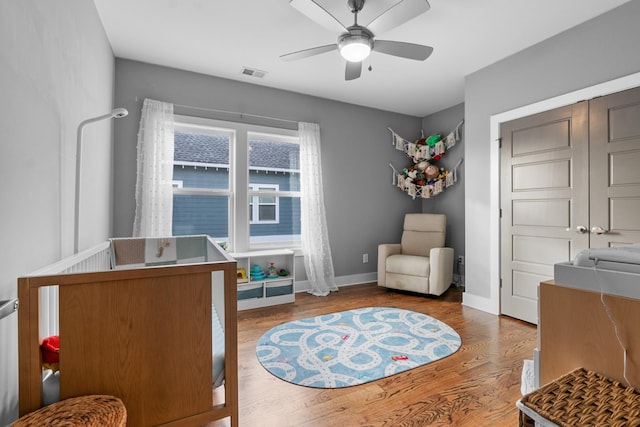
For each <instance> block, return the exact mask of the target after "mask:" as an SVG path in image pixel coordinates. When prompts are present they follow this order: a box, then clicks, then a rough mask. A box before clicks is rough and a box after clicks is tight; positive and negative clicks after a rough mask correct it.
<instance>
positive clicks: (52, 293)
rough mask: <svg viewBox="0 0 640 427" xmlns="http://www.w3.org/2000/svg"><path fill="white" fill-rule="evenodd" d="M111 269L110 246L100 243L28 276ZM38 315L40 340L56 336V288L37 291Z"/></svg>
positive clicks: (57, 332) (57, 304)
mask: <svg viewBox="0 0 640 427" xmlns="http://www.w3.org/2000/svg"><path fill="white" fill-rule="evenodd" d="M109 269H111V245H110V244H109V242H102V243H100V244H98V245H96V246H94V247H92V248H89V249H87V250H85V251H82V252H79V253H77V254H75V255H73V256H70V257H68V258H65V259H63V260H60V261H58V262H56V263H54V264H51V265H48V266H46V267H43V268H41V269H39V270H36V271H34V272H33V273H31V274H29V275H28V276H32V277H33V276H51V275H54V274H73V273H91V272H95V271H107V270H109ZM39 299H40V314H39V316H38V328H39V331H40V332H39V335H40V338H45V337H50V336H52V335H58V334H59V333H60V332H59V327H58V324H59V320H58V319H59V311H58V306H59V297H58V287H57V286H48V287H43V288H41V289H40V291H39Z"/></svg>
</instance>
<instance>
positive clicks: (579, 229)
mask: <svg viewBox="0 0 640 427" xmlns="http://www.w3.org/2000/svg"><path fill="white" fill-rule="evenodd" d="M567 231H574V229H573V228H571V227H569V228H567ZM575 231H576V232H577V233H580V234H584V233H586V232H587V231H589V229H588V228H587V227H586V226H585V225H578V226H577V227H576V228H575Z"/></svg>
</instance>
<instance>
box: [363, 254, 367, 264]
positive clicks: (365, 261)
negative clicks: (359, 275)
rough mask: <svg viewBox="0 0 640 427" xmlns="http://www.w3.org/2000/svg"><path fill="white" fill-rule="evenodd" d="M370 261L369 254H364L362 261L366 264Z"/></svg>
mask: <svg viewBox="0 0 640 427" xmlns="http://www.w3.org/2000/svg"><path fill="white" fill-rule="evenodd" d="M368 262H369V254H362V263H363V264H366V263H368Z"/></svg>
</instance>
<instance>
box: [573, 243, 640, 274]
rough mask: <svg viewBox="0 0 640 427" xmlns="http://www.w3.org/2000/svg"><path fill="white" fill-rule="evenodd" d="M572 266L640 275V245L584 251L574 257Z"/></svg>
mask: <svg viewBox="0 0 640 427" xmlns="http://www.w3.org/2000/svg"><path fill="white" fill-rule="evenodd" d="M573 265H577V266H581V267H593V266H594V265H595V266H596V268H598V269H602V270H615V271H626V272H628V273H640V244H638V243H635V244H633V245H629V246H621V247H615V248H594V249H585V250H583V251H581V252H580V253H578V255H576V258H575V259H574V260H573Z"/></svg>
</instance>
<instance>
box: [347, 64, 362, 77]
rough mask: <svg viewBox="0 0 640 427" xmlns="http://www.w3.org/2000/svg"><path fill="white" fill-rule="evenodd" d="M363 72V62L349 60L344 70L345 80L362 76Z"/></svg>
mask: <svg viewBox="0 0 640 427" xmlns="http://www.w3.org/2000/svg"><path fill="white" fill-rule="evenodd" d="M360 73H362V62H351V61H347V67H346V68H345V70H344V79H345V80H355V79H357V78H359V77H360Z"/></svg>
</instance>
